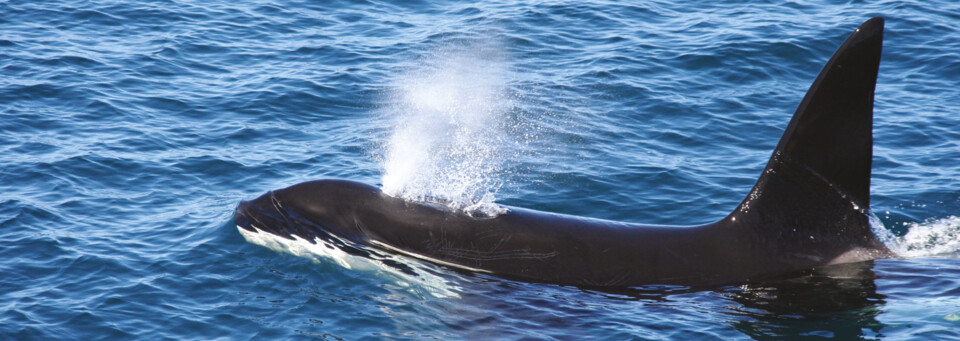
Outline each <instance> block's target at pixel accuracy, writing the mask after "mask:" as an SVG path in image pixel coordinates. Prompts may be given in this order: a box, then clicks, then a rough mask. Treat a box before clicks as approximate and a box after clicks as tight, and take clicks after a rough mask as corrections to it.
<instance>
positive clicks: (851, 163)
mask: <svg viewBox="0 0 960 341" xmlns="http://www.w3.org/2000/svg"><path fill="white" fill-rule="evenodd" d="M882 45H883V18H879V17H877V18H873V19H870V20H868V21H867V22H865V23H863V24H862V25H860V27H859V28H857V30H856V31H854V32H853V34H851V35H850V37H849V38H847V40H846V41H845V42H844V43H843V45H841V46H840V48H838V49H837V52H835V53H834V54H833V57H831V58H830V61H828V62H827V64H826V66H824V67H823V70H822V71H820V75H819V76H817V79H816V80H815V81H814V82H813V85H811V86H810V90H808V91H807V95H806V96H804V97H803V101H802V102H800V106H799V107H797V111H796V112H795V113H794V114H793V119H792V120H790V125H788V126H787V129H786V131H784V133H783V137H781V138H780V143H778V144H777V148H776V149H775V150H774V156H773V157H772V158H771V160H770V163H768V164H767V169H770V168H771V167H772V166H773V164H774V162H775V159H777V158H787V159H791V160H792V161H793V162H795V163H796V164H799V165H800V166H803V167H806V168H807V169H809V170H811V171H813V172H814V173H816V174H817V175H819V176H820V177H822V178H823V179H824V180H825V181H826V182H828V183H830V184H831V185H833V186H835V188H836V189H837V190H838V191H840V192H841V193H843V194H845V195H847V196H849V199H850V201H852V202H853V203H854V204H856V205H858V206H859V207H862V208H864V209H865V208H869V207H870V164H871V161H872V159H873V92H874V87H875V85H876V83H877V70H878V68H879V66H880V50H881V47H882Z"/></svg>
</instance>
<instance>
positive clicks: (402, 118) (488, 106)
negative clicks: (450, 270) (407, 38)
mask: <svg viewBox="0 0 960 341" xmlns="http://www.w3.org/2000/svg"><path fill="white" fill-rule="evenodd" d="M508 76H509V70H508V67H507V63H506V61H505V59H504V58H503V54H502V53H501V49H499V48H497V46H496V45H495V44H482V45H467V46H448V47H445V48H442V49H440V50H438V51H436V52H434V53H432V54H431V56H430V58H426V59H425V60H424V61H423V62H422V63H421V65H420V66H419V68H418V69H415V70H411V71H408V72H407V73H405V74H404V75H403V76H402V77H400V79H399V81H398V83H397V84H396V85H395V86H394V90H393V92H392V94H391V98H390V99H391V101H390V102H391V103H392V104H391V105H390V106H389V107H388V108H386V111H385V113H386V115H388V119H389V120H390V121H391V131H390V132H389V137H388V139H387V141H386V143H385V144H384V145H383V154H382V158H383V159H382V165H383V171H384V174H383V179H382V181H383V190H384V192H385V193H387V194H390V195H393V196H398V197H402V198H405V199H408V200H415V201H432V202H442V203H444V204H446V205H448V206H450V207H451V208H454V209H459V210H464V211H466V212H468V213H471V214H480V215H485V216H494V215H497V214H499V213H502V211H503V209H502V208H500V207H499V206H497V205H496V204H495V203H494V200H495V195H496V193H497V191H498V190H499V189H500V188H501V187H502V186H503V185H504V182H505V181H506V178H507V174H505V173H506V169H507V167H506V164H507V163H508V162H509V161H510V160H512V159H515V158H516V157H517V156H518V153H519V152H518V150H519V149H518V148H519V147H518V145H519V144H520V141H519V139H518V138H517V134H516V129H514V128H515V126H516V124H517V122H515V121H517V120H516V119H515V117H516V116H515V115H514V113H513V112H514V111H516V110H517V101H518V97H517V96H516V95H515V94H513V93H512V92H511V91H510V90H509V88H508V87H507V83H508Z"/></svg>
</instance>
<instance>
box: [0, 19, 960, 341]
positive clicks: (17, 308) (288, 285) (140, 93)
mask: <svg viewBox="0 0 960 341" xmlns="http://www.w3.org/2000/svg"><path fill="white" fill-rule="evenodd" d="M872 16H884V17H886V18H887V26H886V28H887V29H886V35H885V46H884V51H883V59H882V63H881V66H880V75H879V79H878V84H877V90H876V106H875V126H874V136H875V147H874V165H873V178H872V197H871V201H872V207H873V210H874V212H876V213H877V215H878V216H879V218H880V220H881V221H882V222H883V224H884V226H885V228H884V229H885V230H886V231H889V232H891V233H892V234H894V235H895V237H894V238H893V239H892V240H891V241H889V243H891V244H896V245H892V247H893V248H895V249H896V250H899V251H900V252H901V253H902V254H904V255H905V257H904V258H902V259H886V260H878V261H875V262H867V263H860V264H852V265H846V266H841V267H836V268H826V269H817V270H811V271H807V272H804V273H803V274H798V275H797V276H796V277H792V278H785V279H781V280H773V281H770V282H767V283H749V284H743V285H731V286H722V287H708V288H688V287H673V286H667V287H665V286H648V287H640V288H632V289H629V290H627V289H623V290H616V291H611V292H597V291H591V290H584V289H579V288H575V287H563V286H555V285H546V284H530V283H523V282H514V281H510V280H505V279H500V278H497V277H492V276H488V275H478V274H469V273H462V272H456V271H453V270H450V269H446V268H443V267H433V266H430V272H431V273H433V274H435V275H436V277H437V278H440V279H441V280H442V281H441V282H443V285H444V286H445V290H447V291H448V292H450V293H452V294H451V295H433V294H431V293H432V291H430V290H428V289H424V286H423V285H422V284H418V283H412V284H411V283H403V282H398V281H396V280H393V279H391V278H389V276H384V275H383V273H381V272H379V271H376V270H372V271H371V270H368V271H356V270H350V269H346V268H344V267H341V266H339V265H337V264H336V263H334V262H330V261H325V260H323V259H320V260H316V259H311V258H308V257H297V256H293V255H289V254H284V253H278V252H275V251H272V250H270V249H268V248H265V247H262V246H260V245H255V244H252V243H248V242H247V241H245V240H244V238H243V237H242V236H241V235H240V234H239V232H238V231H237V228H236V227H235V225H234V223H233V210H234V208H235V206H236V204H237V203H238V202H240V201H241V200H246V199H250V198H253V197H256V196H258V195H260V194H262V193H263V192H266V191H268V190H272V189H278V188H282V187H285V186H288V185H292V184H295V183H298V182H301V181H306V180H312V179H317V178H329V177H335V178H346V179H351V180H357V181H363V182H367V183H372V184H376V185H384V183H385V182H387V185H389V186H398V187H397V188H406V189H405V191H408V192H409V193H413V194H414V195H415V196H416V195H422V196H431V195H433V196H441V197H443V196H447V197H448V199H450V198H453V199H457V200H467V201H470V200H474V201H480V202H483V203H487V204H491V203H493V204H500V205H514V206H523V207H528V208H533V209H540V210H546V211H554V212H562V213H567V214H577V215H586V216H591V217H597V218H606V219H617V220H627V221H636V222H646V223H661V224H696V223H705V222H709V221H712V220H715V219H718V218H719V217H722V216H724V215H725V214H726V213H728V212H729V211H730V210H731V209H733V208H734V207H735V206H736V205H737V204H738V203H739V202H740V200H742V199H743V197H744V196H745V195H746V194H747V191H748V190H749V188H750V187H751V186H752V185H753V182H754V181H755V179H756V178H757V176H758V175H759V173H760V170H761V169H762V167H763V165H764V164H765V163H766V162H767V158H768V157H769V156H770V153H771V150H772V149H773V147H774V146H775V144H776V142H777V140H778V138H779V136H780V134H781V133H782V131H783V129H784V127H785V126H786V124H787V122H788V121H789V119H790V115H791V113H793V111H794V109H795V108H796V106H797V104H798V103H799V101H800V99H801V98H802V96H803V94H804V93H805V91H806V89H807V88H808V87H809V85H810V83H811V82H812V80H813V79H814V77H815V76H816V74H817V73H818V72H819V70H820V68H821V67H822V66H823V64H824V63H825V62H826V60H827V59H828V58H829V57H830V55H831V54H832V53H833V51H834V50H835V49H836V48H837V47H838V46H839V44H840V43H841V42H842V41H843V39H844V38H845V37H846V36H847V35H849V34H850V33H851V32H852V30H853V29H854V28H856V26H858V25H859V24H860V23H861V22H863V21H864V20H866V19H868V18H870V17H872ZM430 84H443V86H442V87H440V88H439V90H436V91H440V92H439V93H431V92H430V91H433V90H430V89H431V88H429V86H430ZM424 87H427V88H424ZM411 89H412V90H411ZM423 89H427V90H430V91H427V90H423ZM451 89H452V90H457V91H453V92H445V91H450V90H451ZM423 91H426V93H427V95H422V96H421V95H417V94H422V93H423ZM411 94H412V95H411ZM430 106H434V107H433V108H434V109H436V110H435V111H439V112H440V113H441V114H443V113H447V112H449V111H451V110H452V112H454V113H455V114H456V115H453V116H450V117H446V118H447V119H449V120H451V121H450V122H452V123H450V124H451V125H450V127H453V128H463V127H467V128H465V129H466V131H467V132H468V133H469V134H465V135H462V136H461V135H458V136H454V137H453V138H451V137H450V136H447V135H444V133H443V130H442V129H441V128H443V127H445V126H440V127H437V126H431V125H426V126H417V125H405V123H404V122H415V121H416V120H415V119H417V118H418V117H421V116H417V115H418V114H422V113H423V112H424V111H423V108H425V107H426V108H430ZM411 115H413V116H411ZM451 117H452V118H451ZM421 118H422V117H421ZM427 118H430V116H427ZM454 121H455V122H454ZM462 122H472V123H470V124H466V123H462ZM450 127H447V128H450ZM482 127H488V128H489V130H485V129H481V128H482ZM403 129H411V130H409V131H407V132H408V133H409V135H406V136H422V137H424V138H427V137H436V136H440V137H442V138H441V139H440V140H438V141H436V142H433V143H431V144H428V145H427V146H428V147H429V148H432V149H431V151H432V152H433V151H439V152H437V153H431V154H430V155H432V156H436V157H433V158H426V159H417V158H405V157H406V156H409V155H413V154H410V153H414V154H416V151H417V149H416V147H417V146H418V145H417V143H419V140H418V139H413V141H414V142H410V141H411V140H410V139H407V140H403V141H406V142H398V141H397V140H393V137H394V136H398V135H397V134H398V132H402V131H404V130H403ZM491 131H492V132H493V133H489V132H491ZM411 143H412V144H411ZM411 146H412V147H414V148H406V147H411ZM390 160H412V161H411V163H410V164H407V165H406V166H405V167H407V168H404V167H399V166H395V165H393V164H391V163H390V162H389V161H390ZM958 161H960V5H958V3H957V2H955V1H952V0H933V1H923V2H915V3H901V2H897V1H882V2H868V3H863V2H859V1H853V2H836V1H815V2H802V3H797V2H786V1H748V2H745V3H741V4H716V3H714V2H712V1H698V2H693V3H685V4H682V5H675V4H671V3H647V4H637V5H624V4H620V3H616V2H607V1H586V2H583V1H576V2H553V1H538V2H534V3H530V4H526V3H514V2H509V1H508V2H501V1H488V2H482V3H472V2H459V1H436V2H420V1H411V2H398V3H391V2H383V1H376V0H375V1H322V2H317V1H309V2H308V1H282V0H278V1H250V2H242V1H221V0H213V1H204V2H188V1H179V0H172V1H156V2H139V1H109V2H93V1H73V0H68V1H57V2H47V1H16V0H14V1H2V2H0V245H2V246H0V339H10V340H29V339H110V340H113V339H150V340H154V339H161V338H169V339H214V338H223V339H229V340H237V339H253V338H256V339H289V338H299V337H315V338H319V339H348V340H355V339H429V338H439V339H491V338H503V339H518V338H535V339H541V338H543V339H550V338H557V339H583V338H599V339H615V340H621V339H631V338H633V339H749V338H755V339H779V338H831V337H833V338H840V339H857V338H864V339H883V338H890V339H910V338H916V339H936V338H942V339H946V338H954V339H956V338H960V218H957V216H960V167H958ZM404 169H407V170H410V169H412V170H414V172H413V174H414V175H416V174H420V175H423V176H419V177H416V176H414V177H410V176H409V174H410V173H403V172H401V171H402V170H404ZM396 172H400V173H396ZM418 172H419V173H418ZM386 174H407V175H408V176H398V177H396V178H393V177H388V176H386ZM456 175H463V176H460V177H458V176H456ZM464 179H466V180H464ZM474 180H477V181H474ZM391 181H392V182H391ZM451 185H463V186H459V187H458V186H451ZM404 186H406V187H404ZM484 195H485V196H484Z"/></svg>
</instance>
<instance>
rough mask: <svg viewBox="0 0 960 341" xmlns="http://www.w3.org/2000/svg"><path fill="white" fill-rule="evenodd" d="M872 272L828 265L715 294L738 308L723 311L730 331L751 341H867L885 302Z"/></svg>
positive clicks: (866, 267)
mask: <svg viewBox="0 0 960 341" xmlns="http://www.w3.org/2000/svg"><path fill="white" fill-rule="evenodd" d="M872 268H873V262H872V261H870V262H860V263H850V264H840V265H833V266H828V267H822V268H817V269H811V270H805V271H802V272H800V273H797V274H794V275H792V276H790V277H783V278H780V279H771V280H767V281H760V282H754V283H751V284H746V285H742V286H738V287H728V288H725V289H722V290H719V291H718V292H719V293H720V294H722V295H724V296H725V297H728V298H729V299H732V300H733V301H734V302H736V303H738V305H733V306H729V307H727V309H728V312H729V314H731V315H733V316H734V317H735V319H734V322H733V323H732V326H733V327H734V328H736V329H737V330H739V331H740V332H742V333H744V334H746V335H748V336H750V337H752V338H754V339H773V338H776V339H784V338H786V339H791V338H817V337H826V338H838V339H842V340H852V339H872V338H876V337H879V336H880V334H879V333H880V329H881V328H882V327H883V325H882V324H881V323H880V322H879V321H877V319H876V318H877V316H878V315H880V313H881V310H880V306H882V305H883V304H884V303H885V302H884V299H885V298H886V296H884V295H882V294H879V293H877V286H876V284H875V283H874V279H876V278H877V276H876V274H874V272H873V270H872Z"/></svg>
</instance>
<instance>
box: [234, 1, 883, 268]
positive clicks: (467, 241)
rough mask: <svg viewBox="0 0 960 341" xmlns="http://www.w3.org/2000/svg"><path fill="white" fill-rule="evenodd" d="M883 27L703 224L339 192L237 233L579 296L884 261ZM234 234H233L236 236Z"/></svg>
mask: <svg viewBox="0 0 960 341" xmlns="http://www.w3.org/2000/svg"><path fill="white" fill-rule="evenodd" d="M882 40H883V19H881V18H874V19H871V20H869V21H867V22H866V23H864V24H863V25H861V26H860V28H858V29H857V30H856V32H854V33H853V34H852V35H851V36H850V37H849V38H848V39H847V40H846V42H844V43H843V45H842V46H840V48H839V49H838V50H837V52H836V53H835V54H834V56H833V57H832V58H831V59H830V61H829V62H827V64H826V66H825V67H824V68H823V71H821V73H820V75H819V76H818V77H817V79H816V81H814V83H813V85H812V86H811V87H810V90H809V92H808V93H807V95H806V96H805V97H804V99H803V101H802V102H801V103H800V106H799V107H798V108H797V111H796V113H795V114H794V117H793V119H792V120H791V122H790V125H789V126H788V127H787V129H786V131H785V132H784V134H783V137H782V138H781V140H780V143H779V144H778V145H777V147H776V149H775V150H774V152H773V156H772V157H771V158H770V161H769V163H768V164H767V166H766V168H765V169H764V170H763V173H762V174H761V176H760V179H759V180H758V181H757V184H756V185H755V186H754V187H753V189H752V190H751V191H750V193H749V195H748V196H747V198H746V199H745V200H744V201H743V202H742V203H741V204H740V205H739V206H738V207H737V208H736V209H735V210H734V211H733V213H730V215H728V216H727V217H725V218H723V219H721V220H720V221H717V222H715V223H712V224H707V225H702V226H649V225H640V224H631V223H623V222H615V221H606V220H598V219H591V218H584V217H576V216H568V215H561V214H553V213H545V212H538V211H533V210H526V209H521V208H509V209H508V211H507V212H506V213H503V214H500V215H498V216H496V217H491V218H476V217H472V216H469V215H467V214H465V213H462V212H457V211H452V210H448V209H445V208H442V207H437V206H433V205H429V204H423V203H415V202H408V201H404V200H402V199H399V198H395V197H391V196H388V195H386V194H384V193H383V192H381V191H380V190H379V189H378V188H375V187H372V186H368V185H365V184H361V183H356V182H350V181H343V180H320V181H312V182H306V183H302V184H298V185H294V186H291V187H289V188H285V189H281V190H276V191H271V192H269V193H267V194H264V195H263V196H261V197H259V198H257V199H254V200H251V201H246V202H242V203H240V205H239V207H237V213H236V222H237V225H238V227H239V228H240V229H242V230H245V231H250V232H266V233H270V234H273V235H276V236H279V237H283V238H287V239H294V237H299V238H303V239H305V240H308V241H311V242H313V241H316V240H317V239H318V238H319V239H320V240H321V241H325V242H328V243H331V244H332V245H336V246H337V247H340V248H342V249H343V250H344V251H346V252H348V253H353V254H356V255H361V256H362V255H364V254H366V252H368V251H364V249H363V248H358V247H357V246H359V245H363V246H367V247H371V248H373V249H379V250H383V251H388V252H395V253H401V254H405V255H409V256H413V257H417V258H421V259H424V260H427V261H430V262H434V263H438V264H443V265H448V266H454V267H458V268H463V269H467V270H471V271H481V272H488V273H493V274H496V275H500V276H506V277H510V278H516V279H522V280H530V281H538V282H550V283H558V284H569V285H582V286H634V285H641V284H654V283H658V284H685V285H710V284H720V283H728V282H735V281H740V280H748V279H752V278H757V277H762V276H768V275H776V274H780V273H785V272H791V271H795V270H800V269H806V268H810V267H816V266H821V265H826V264H832V263H842V262H854V261H863V260H869V259H875V258H879V257H887V256H890V255H891V252H890V251H889V250H888V249H887V248H886V247H885V246H884V245H883V244H882V243H880V242H879V241H877V240H876V239H875V237H874V236H873V232H872V230H871V226H870V222H869V218H868V213H869V212H867V211H868V210H869V207H870V202H869V200H870V164H871V159H872V146H873V138H872V121H873V93H874V86H875V84H876V79H877V70H878V66H879V63H880V50H881V45H882ZM241 232H243V231H241Z"/></svg>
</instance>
